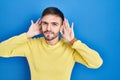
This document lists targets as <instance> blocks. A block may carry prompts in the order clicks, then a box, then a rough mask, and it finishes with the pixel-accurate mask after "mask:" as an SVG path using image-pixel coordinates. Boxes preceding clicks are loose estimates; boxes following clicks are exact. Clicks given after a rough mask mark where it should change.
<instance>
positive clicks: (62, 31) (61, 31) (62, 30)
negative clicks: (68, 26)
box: [60, 25, 64, 34]
mask: <svg viewBox="0 0 120 80" xmlns="http://www.w3.org/2000/svg"><path fill="white" fill-rule="evenodd" d="M63 27H64V26H63V25H61V27H60V33H61V34H64V29H63Z"/></svg>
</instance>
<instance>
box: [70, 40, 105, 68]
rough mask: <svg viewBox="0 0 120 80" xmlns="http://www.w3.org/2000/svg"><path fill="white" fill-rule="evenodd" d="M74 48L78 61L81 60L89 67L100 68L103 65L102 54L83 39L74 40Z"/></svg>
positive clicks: (75, 58)
mask: <svg viewBox="0 0 120 80" xmlns="http://www.w3.org/2000/svg"><path fill="white" fill-rule="evenodd" d="M72 48H73V49H74V50H75V51H74V53H73V58H74V60H75V61H76V62H79V63H81V64H83V65H85V66H87V67H88V68H98V67H100V66H101V65H102V63H103V60H102V58H101V57H100V55H99V54H98V53H97V52H96V51H95V50H93V49H91V48H89V47H88V46H87V45H85V44H84V43H82V42H81V41H79V40H77V41H76V42H74V44H73V45H72Z"/></svg>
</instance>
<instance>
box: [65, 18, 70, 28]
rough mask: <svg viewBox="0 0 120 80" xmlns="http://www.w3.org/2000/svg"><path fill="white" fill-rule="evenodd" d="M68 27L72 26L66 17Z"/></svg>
mask: <svg viewBox="0 0 120 80" xmlns="http://www.w3.org/2000/svg"><path fill="white" fill-rule="evenodd" d="M66 22H67V27H70V25H69V21H68V19H66Z"/></svg>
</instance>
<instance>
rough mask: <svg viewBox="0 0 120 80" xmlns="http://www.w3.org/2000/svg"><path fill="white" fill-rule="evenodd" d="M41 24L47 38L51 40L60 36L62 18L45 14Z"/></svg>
mask: <svg viewBox="0 0 120 80" xmlns="http://www.w3.org/2000/svg"><path fill="white" fill-rule="evenodd" d="M41 25H42V31H43V34H44V37H45V39H46V40H48V41H51V40H53V39H55V38H56V37H58V35H59V32H60V28H61V26H62V19H61V18H60V17H59V16H57V15H50V14H49V15H45V16H43V18H42V20H41Z"/></svg>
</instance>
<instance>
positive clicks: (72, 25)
mask: <svg viewBox="0 0 120 80" xmlns="http://www.w3.org/2000/svg"><path fill="white" fill-rule="evenodd" d="M73 28H74V23H73V22H72V24H71V29H72V30H73Z"/></svg>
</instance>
